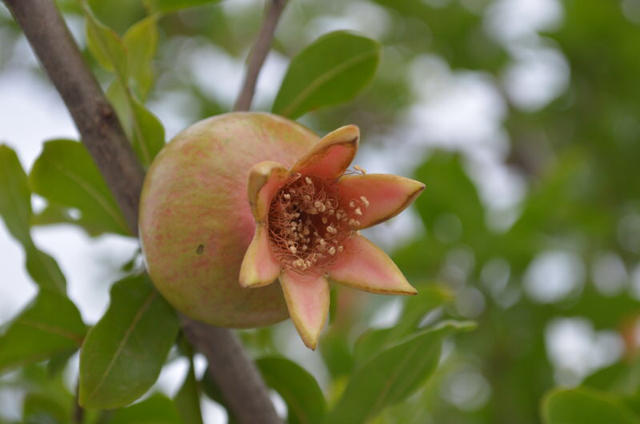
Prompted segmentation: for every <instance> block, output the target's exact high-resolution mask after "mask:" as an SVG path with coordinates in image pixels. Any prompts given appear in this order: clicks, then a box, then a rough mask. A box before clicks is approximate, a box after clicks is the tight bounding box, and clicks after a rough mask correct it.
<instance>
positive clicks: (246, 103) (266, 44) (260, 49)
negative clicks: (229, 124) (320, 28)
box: [233, 0, 287, 110]
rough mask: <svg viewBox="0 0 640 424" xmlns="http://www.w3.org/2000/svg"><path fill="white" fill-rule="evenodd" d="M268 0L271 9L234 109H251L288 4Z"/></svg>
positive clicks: (265, 19)
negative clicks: (274, 36)
mask: <svg viewBox="0 0 640 424" xmlns="http://www.w3.org/2000/svg"><path fill="white" fill-rule="evenodd" d="M268 1H269V9H268V10H267V13H266V15H265V17H264V21H263V22H262V28H260V33H259V34H258V38H257V39H256V43H255V44H254V45H253V48H252V49H251V52H250V53H249V59H248V61H247V62H248V65H247V72H246V74H245V76H244V82H243V84H242V89H241V90H240V94H239V95H238V99H237V100H236V104H235V105H234V106H233V110H249V108H250V107H251V100H253V94H254V92H255V90H256V83H257V82H258V75H260V70H261V69H262V65H263V64H264V60H265V59H266V58H267V54H268V53H269V49H270V48H271V42H272V41H273V35H274V34H275V32H276V26H277V25H278V20H279V19H280V15H281V14H282V11H283V10H284V7H285V6H286V4H287V0H268Z"/></svg>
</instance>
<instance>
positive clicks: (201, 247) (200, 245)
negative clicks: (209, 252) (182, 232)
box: [196, 244, 204, 255]
mask: <svg viewBox="0 0 640 424" xmlns="http://www.w3.org/2000/svg"><path fill="white" fill-rule="evenodd" d="M202 252H204V244H199V245H198V248H197V249H196V253H197V254H198V255H202Z"/></svg>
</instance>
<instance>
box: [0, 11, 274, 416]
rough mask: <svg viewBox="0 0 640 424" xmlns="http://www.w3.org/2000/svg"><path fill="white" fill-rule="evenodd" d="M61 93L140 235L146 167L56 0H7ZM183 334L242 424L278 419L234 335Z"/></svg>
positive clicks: (200, 329)
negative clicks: (206, 363) (140, 202)
mask: <svg viewBox="0 0 640 424" xmlns="http://www.w3.org/2000/svg"><path fill="white" fill-rule="evenodd" d="M4 2H5V4H6V5H7V6H8V7H9V10H11V13H12V14H13V16H14V17H15V19H16V21H17V22H18V24H19V25H20V26H21V27H22V30H23V31H24V33H25V35H26V37H27V39H28V40H29V43H30V44H31V47H32V48H33V50H34V51H35V53H36V55H37V56H38V59H39V60H40V62H41V63H42V66H43V67H44V69H45V71H46V72H47V74H48V75H49V78H50V79H51V81H52V82H53V84H54V85H55V87H56V89H57V90H58V92H59V93H60V95H61V96H62V99H63V100H64V102H65V104H66V106H67V108H68V109H69V112H70V113H71V116H72V118H73V120H74V122H75V124H76V126H77V128H78V131H79V132H80V135H81V137H82V142H83V143H84V145H85V146H86V147H87V149H88V150H89V152H90V153H91V156H92V157H93V159H94V161H95V162H96V164H97V165H98V168H99V169H100V172H101V173H102V175H103V176H104V178H105V181H106V182H107V185H108V186H109V188H110V189H111V191H112V192H113V194H114V196H115V198H116V200H117V202H118V204H119V205H120V208H121V209H122V211H123V214H124V216H125V218H126V220H127V223H128V225H129V228H130V230H131V232H132V233H133V234H137V229H138V226H137V222H138V219H137V216H138V199H139V197H140V190H141V188H142V181H143V178H144V172H143V170H142V167H141V166H140V163H139V162H138V160H137V158H136V157H135V154H134V152H133V150H132V149H131V145H130V143H129V141H128V140H127V137H126V135H125V133H124V131H123V130H122V126H121V125H120V122H119V121H118V118H117V116H116V114H115V111H114V110H113V108H112V107H111V105H110V104H109V102H108V100H107V99H106V97H105V96H104V93H103V92H102V90H101V89H100V86H99V85H98V83H97V81H96V80H95V77H94V76H93V74H92V73H91V71H90V70H89V68H88V67H87V65H86V64H85V63H84V61H83V59H82V56H81V54H80V51H79V50H78V47H77V45H76V44H75V42H74V40H73V38H72V37H71V34H70V33H69V30H68V28H67V27H66V25H65V24H64V21H63V20H62V18H61V16H60V14H59V13H58V10H57V9H56V7H55V2H54V1H53V0H4ZM183 325H184V329H185V333H187V335H188V336H189V340H190V341H191V343H192V344H193V345H194V346H195V347H196V348H197V349H198V350H200V351H201V352H202V353H204V354H205V356H206V357H207V360H208V361H209V364H210V367H209V369H210V370H211V374H212V377H213V379H214V381H216V382H217V383H218V385H219V386H220V389H221V391H222V393H223V396H224V397H225V399H226V400H227V401H228V402H229V406H230V408H231V409H232V411H233V414H234V416H235V417H236V418H237V419H238V421H239V422H241V423H243V424H245V423H246V424H254V423H258V422H259V423H268V424H270V423H274V424H276V423H280V420H279V418H278V416H277V414H276V412H275V409H274V407H273V404H272V403H271V401H270V399H269V395H268V392H267V390H266V387H265V385H264V383H263V382H262V380H261V378H260V375H259V373H258V371H257V369H256V367H255V365H254V364H253V362H251V361H250V360H249V359H248V358H247V356H246V354H245V353H244V352H243V350H242V347H241V345H240V344H239V342H238V341H237V339H235V337H234V335H233V334H232V333H231V332H230V331H229V330H227V329H222V328H214V327H210V326H207V325H205V324H201V323H197V322H195V321H192V320H188V319H185V320H184V322H183Z"/></svg>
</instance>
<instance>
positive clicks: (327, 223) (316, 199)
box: [269, 174, 369, 272]
mask: <svg viewBox="0 0 640 424" xmlns="http://www.w3.org/2000/svg"><path fill="white" fill-rule="evenodd" d="M368 205H369V201H368V200H367V198H366V197H364V196H361V197H360V198H358V199H342V198H341V197H340V195H339V193H338V191H337V190H336V184H335V183H334V182H333V181H331V180H326V179H322V178H318V177H312V176H304V175H301V174H296V175H294V176H293V177H292V178H291V180H290V181H289V182H287V183H286V184H285V185H284V186H283V187H282V188H281V189H280V190H279V191H278V193H276V195H275V196H274V198H273V200H272V201H271V206H270V209H269V235H270V239H271V242H272V246H274V247H275V249H274V252H275V254H276V256H277V257H278V259H279V261H280V262H281V263H282V264H283V266H285V267H286V268H289V269H293V270H294V271H299V272H302V271H307V270H310V269H311V268H315V269H318V268H322V266H324V265H327V264H328V263H329V262H331V261H332V260H334V259H335V257H336V255H338V254H339V253H341V252H342V251H343V250H344V246H343V245H342V243H343V241H344V240H345V239H346V238H347V237H349V236H350V235H351V234H352V232H353V231H355V230H357V229H358V228H359V226H360V221H359V220H358V219H359V218H360V217H361V216H362V214H363V212H364V210H365V209H366V208H367V206H368Z"/></svg>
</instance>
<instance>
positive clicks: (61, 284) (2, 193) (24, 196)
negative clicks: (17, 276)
mask: <svg viewBox="0 0 640 424" xmlns="http://www.w3.org/2000/svg"><path fill="white" fill-rule="evenodd" d="M0 216H1V217H2V219H3V220H4V222H5V224H6V226H7V229H8V230H9V233H10V234H11V235H13V237H15V238H16V240H18V241H19V242H20V243H21V244H22V246H23V248H24V250H25V256H26V267H27V271H28V272H29V275H30V276H31V278H32V279H33V280H34V281H35V282H36V283H37V284H38V285H39V286H40V287H42V288H44V289H47V290H55V291H58V292H60V293H64V292H65V291H66V284H67V283H66V280H65V278H64V275H63V274H62V271H61V270H60V267H59V266H58V264H57V263H56V261H55V260H54V259H53V258H52V257H51V256H49V255H48V254H46V253H44V252H42V251H41V250H39V249H38V248H37V247H36V246H35V244H34V243H33V240H32V239H31V233H30V225H31V192H30V190H29V183H28V180H27V176H26V174H25V172H24V170H23V169H22V165H21V164H20V161H19V160H18V156H17V155H16V153H15V152H14V151H13V150H12V149H11V148H10V147H8V146H5V145H0Z"/></svg>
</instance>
